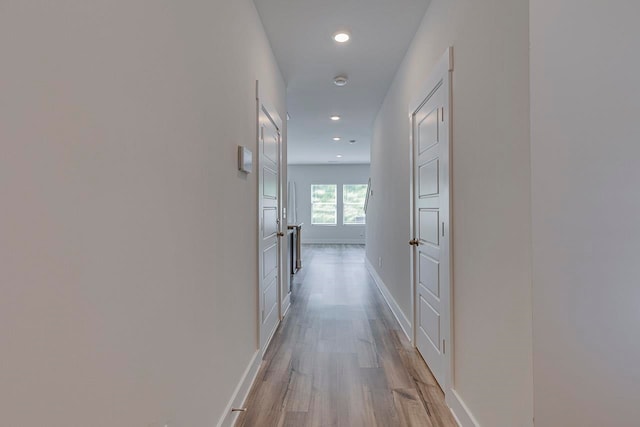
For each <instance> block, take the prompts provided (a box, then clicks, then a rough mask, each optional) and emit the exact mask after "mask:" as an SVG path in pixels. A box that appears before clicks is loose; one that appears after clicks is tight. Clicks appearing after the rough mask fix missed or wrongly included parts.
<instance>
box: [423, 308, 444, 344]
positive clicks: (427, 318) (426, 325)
mask: <svg viewBox="0 0 640 427" xmlns="http://www.w3.org/2000/svg"><path fill="white" fill-rule="evenodd" d="M420 329H421V330H422V332H423V333H424V334H426V336H427V338H428V339H429V341H430V342H431V345H432V346H433V347H434V348H435V349H436V350H438V351H439V350H440V345H439V343H440V313H438V312H437V311H436V310H435V309H434V308H433V307H432V306H431V304H429V303H428V302H427V300H426V299H425V298H420Z"/></svg>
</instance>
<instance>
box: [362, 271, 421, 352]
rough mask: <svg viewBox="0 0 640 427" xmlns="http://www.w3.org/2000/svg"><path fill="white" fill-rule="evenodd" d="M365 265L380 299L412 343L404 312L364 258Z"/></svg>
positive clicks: (410, 330)
mask: <svg viewBox="0 0 640 427" xmlns="http://www.w3.org/2000/svg"><path fill="white" fill-rule="evenodd" d="M365 265H366V267H367V270H369V274H371V277H373V281H374V282H375V283H376V286H378V289H379V290H380V293H381V294H382V297H383V298H384V300H385V301H386V302H387V305H388V306H389V308H390V309H391V312H392V313H393V315H394V316H395V317H396V319H397V320H398V323H400V327H401V328H402V330H403V331H404V333H405V335H406V336H407V338H408V339H409V342H413V339H412V338H411V337H412V336H413V334H412V329H411V322H410V321H409V319H408V318H407V316H406V315H405V314H404V312H403V311H402V309H401V308H400V306H399V305H398V303H397V302H396V300H395V299H394V298H393V295H391V292H389V289H388V288H387V286H386V285H385V284H384V282H383V281H382V279H381V278H380V276H379V275H378V272H377V271H376V269H375V268H373V265H372V264H371V261H369V259H368V258H365Z"/></svg>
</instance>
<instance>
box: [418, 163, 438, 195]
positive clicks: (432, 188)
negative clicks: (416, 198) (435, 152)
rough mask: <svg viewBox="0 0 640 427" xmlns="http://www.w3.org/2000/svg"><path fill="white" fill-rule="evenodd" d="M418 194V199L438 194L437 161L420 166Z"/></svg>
mask: <svg viewBox="0 0 640 427" xmlns="http://www.w3.org/2000/svg"><path fill="white" fill-rule="evenodd" d="M419 174H420V180H419V188H418V191H419V194H420V197H424V196H432V195H434V194H438V192H439V191H440V189H439V180H438V159H435V160H433V161H431V162H429V163H427V164H425V165H422V166H420V171H419Z"/></svg>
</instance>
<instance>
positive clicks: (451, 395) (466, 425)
mask: <svg viewBox="0 0 640 427" xmlns="http://www.w3.org/2000/svg"><path fill="white" fill-rule="evenodd" d="M446 401H447V405H448V406H449V409H450V410H451V413H452V414H453V417H454V418H455V419H456V422H457V423H458V425H459V426H460V427H481V426H480V423H479V422H478V421H477V420H476V419H475V418H474V416H473V415H472V414H471V411H470V410H469V407H468V406H467V405H466V404H465V403H464V401H463V400H462V398H461V397H460V395H459V394H458V392H456V391H455V390H454V389H450V390H449V392H448V393H447V395H446Z"/></svg>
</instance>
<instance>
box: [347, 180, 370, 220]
mask: <svg viewBox="0 0 640 427" xmlns="http://www.w3.org/2000/svg"><path fill="white" fill-rule="evenodd" d="M366 197H367V185H366V184H348V185H344V186H343V187H342V203H343V209H342V210H343V219H342V222H343V224H347V225H350V224H364V223H365V213H364V201H365V199H366Z"/></svg>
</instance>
